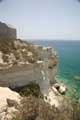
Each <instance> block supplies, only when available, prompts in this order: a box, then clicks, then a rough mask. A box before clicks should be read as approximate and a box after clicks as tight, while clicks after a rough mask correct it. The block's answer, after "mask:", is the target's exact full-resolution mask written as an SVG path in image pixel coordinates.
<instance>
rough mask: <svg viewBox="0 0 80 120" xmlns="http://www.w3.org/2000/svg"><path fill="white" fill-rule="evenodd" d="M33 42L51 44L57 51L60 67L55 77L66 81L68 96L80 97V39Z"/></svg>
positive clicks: (60, 80) (34, 41)
mask: <svg viewBox="0 0 80 120" xmlns="http://www.w3.org/2000/svg"><path fill="white" fill-rule="evenodd" d="M31 43H33V44H38V45H42V46H51V47H53V48H54V49H55V50H56V52H57V59H58V68H57V74H56V76H55V79H56V80H57V81H59V82H62V83H64V84H65V85H66V86H67V88H68V92H67V93H66V95H67V96H70V97H72V98H76V99H79V98H80V41H77V40H76V41H72V40H33V41H31Z"/></svg>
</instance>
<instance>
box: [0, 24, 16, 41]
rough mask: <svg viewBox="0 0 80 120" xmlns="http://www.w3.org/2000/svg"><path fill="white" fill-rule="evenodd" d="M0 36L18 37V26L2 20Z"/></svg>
mask: <svg viewBox="0 0 80 120" xmlns="http://www.w3.org/2000/svg"><path fill="white" fill-rule="evenodd" d="M0 38H3V39H4V38H8V39H9V38H10V39H16V38H17V33H16V28H14V27H13V26H12V25H9V24H5V23H2V22H0Z"/></svg>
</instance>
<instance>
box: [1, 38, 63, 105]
mask: <svg viewBox="0 0 80 120" xmlns="http://www.w3.org/2000/svg"><path fill="white" fill-rule="evenodd" d="M56 71H57V57H56V52H55V50H54V49H53V48H51V47H42V46H38V45H33V44H30V43H28V42H26V41H22V40H19V39H10V38H8V37H7V38H6V36H5V37H3V38H2V37H1V38H0V86H5V87H10V88H12V89H13V88H16V87H21V86H24V85H27V84H29V83H30V82H34V83H37V84H38V85H39V86H40V90H41V92H42V94H43V96H44V100H45V101H46V102H48V103H50V104H51V105H53V104H55V106H58V105H59V103H60V101H59V100H61V98H60V97H59V96H58V95H56V94H55V92H54V89H52V84H53V83H55V79H54V78H55V75H56ZM59 98H60V99H59Z"/></svg>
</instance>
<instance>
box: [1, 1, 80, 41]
mask: <svg viewBox="0 0 80 120" xmlns="http://www.w3.org/2000/svg"><path fill="white" fill-rule="evenodd" d="M0 1H1V0H0ZM0 21H2V22H5V23H8V24H11V25H13V26H15V27H16V28H17V36H18V38H22V39H36V40H37V39H51V40H59V39H60V40H80V2H79V1H78V0H3V1H2V2H0Z"/></svg>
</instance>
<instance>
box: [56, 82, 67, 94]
mask: <svg viewBox="0 0 80 120" xmlns="http://www.w3.org/2000/svg"><path fill="white" fill-rule="evenodd" d="M54 87H55V88H56V89H57V91H58V92H59V93H61V94H65V92H66V91H67V88H66V86H65V85H64V84H60V83H55V84H54Z"/></svg>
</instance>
